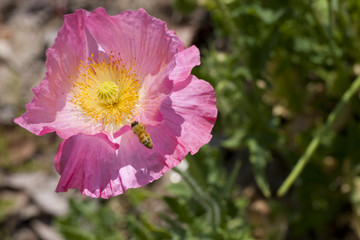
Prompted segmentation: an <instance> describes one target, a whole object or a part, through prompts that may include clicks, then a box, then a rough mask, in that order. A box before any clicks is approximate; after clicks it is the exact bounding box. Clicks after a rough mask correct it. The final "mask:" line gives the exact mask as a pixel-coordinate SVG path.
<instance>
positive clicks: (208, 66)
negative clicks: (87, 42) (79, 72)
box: [0, 0, 360, 240]
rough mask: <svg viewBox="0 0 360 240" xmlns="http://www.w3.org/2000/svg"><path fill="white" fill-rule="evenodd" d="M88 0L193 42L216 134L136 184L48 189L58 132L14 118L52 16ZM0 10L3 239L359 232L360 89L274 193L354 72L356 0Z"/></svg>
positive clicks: (51, 32)
mask: <svg viewBox="0 0 360 240" xmlns="http://www.w3.org/2000/svg"><path fill="white" fill-rule="evenodd" d="M98 6H104V7H105V8H106V9H107V10H108V12H109V13H110V14H117V13H118V12H120V11H122V10H124V9H127V8H129V9H137V8H139V7H143V8H145V9H146V10H147V11H148V12H149V14H152V15H154V16H156V17H159V18H161V19H163V20H165V21H167V22H168V24H169V28H170V29H174V30H176V31H177V33H178V34H179V35H180V37H182V39H184V41H185V43H186V44H187V45H191V44H195V45H196V46H197V47H199V49H200V52H201V62H202V64H201V65H200V66H199V67H196V68H195V69H194V70H193V74H195V75H196V76H197V77H198V78H202V79H205V80H207V81H209V82H210V83H211V84H212V86H213V87H214V89H215V91H216V94H217V105H218V109H219V115H218V119H217V123H216V125H215V127H214V129H213V135H214V137H213V139H212V141H211V142H210V143H209V144H208V145H206V146H204V147H203V148H201V150H200V151H199V152H198V153H197V154H196V155H194V156H190V155H189V156H187V158H186V160H185V161H184V162H183V163H182V164H181V165H180V167H179V168H177V169H176V170H175V171H171V172H169V173H167V174H165V176H164V177H163V178H162V179H161V180H159V181H156V182H154V183H152V184H150V185H148V186H146V187H143V188H140V189H132V190H129V191H127V192H126V193H125V194H123V195H121V196H118V197H114V198H112V199H109V200H100V199H91V198H86V197H82V196H79V195H80V194H79V192H78V191H70V192H69V193H66V194H55V196H53V194H54V193H53V191H54V189H55V186H56V181H57V178H58V177H57V175H56V173H55V171H54V167H53V158H54V155H55V153H56V149H57V146H58V144H59V142H60V139H59V138H57V137H56V136H55V135H54V134H49V135H47V136H42V137H37V136H34V135H32V134H30V133H28V132H27V131H26V130H24V129H21V128H20V127H18V126H15V125H14V124H13V123H12V119H13V118H14V117H17V116H19V115H20V114H21V113H23V111H24V104H25V103H26V102H28V101H29V100H30V99H31V97H32V93H31V91H30V90H29V89H30V88H31V87H33V86H36V85H37V84H38V83H39V82H40V80H41V79H42V78H43V77H44V74H45V70H44V61H45V50H46V48H48V47H50V46H51V44H52V42H53V39H54V37H55V36H56V32H57V30H58V29H59V27H60V26H61V25H62V16H63V14H66V13H70V12H73V11H74V10H75V9H76V8H85V9H87V10H89V11H92V10H93V9H95V8H96V7H98ZM0 11H1V14H2V15H0V82H1V86H0V88H1V90H0V120H1V122H0V123H1V125H0V131H1V134H0V239H50V240H51V239H56V240H57V239H74V240H75V239H76V240H77V239H91V240H102V239H149V240H152V239H154V240H155V239H174V240H175V239H229V240H230V239H235V240H236V239H269V240H277V239H279V240H280V239H289V240H297V239H299V240H300V239H301V240H302V239H324V240H325V239H326V240H332V239H345V240H355V239H360V175H359V173H360V147H359V146H360V124H359V120H360V104H359V95H358V94H356V95H355V96H354V97H353V98H351V100H350V101H349V103H348V104H347V105H346V106H344V108H343V109H342V110H341V111H340V112H339V113H338V116H337V118H336V120H335V122H334V124H333V125H331V127H330V128H329V129H328V130H327V131H326V132H325V134H324V136H323V137H322V139H321V142H320V144H319V147H318V149H317V150H316V151H315V152H314V154H313V155H312V156H311V158H310V161H309V163H308V164H307V166H306V167H305V169H304V171H303V172H302V173H301V175H300V176H299V177H298V178H297V179H296V181H295V183H294V185H293V186H292V187H291V189H290V191H288V192H287V193H286V194H285V195H284V196H282V197H278V196H277V195H276V192H277V190H278V189H279V187H280V185H281V184H282V183H283V181H284V180H285V179H286V177H287V176H288V174H289V173H290V172H291V170H292V168H293V166H294V165H295V164H296V162H297V161H298V159H299V158H300V157H301V155H302V154H303V153H304V151H305V150H306V148H307V146H308V144H309V142H310V141H311V140H312V139H313V137H314V135H315V134H317V133H318V131H319V129H321V127H322V126H323V125H324V123H325V121H326V119H327V117H328V115H329V113H330V112H331V111H332V110H333V109H334V107H335V106H336V104H337V103H338V102H339V100H340V98H341V96H342V95H343V93H344V92H345V91H346V90H347V89H348V88H349V87H350V85H351V83H352V82H353V81H354V80H355V79H356V77H357V76H358V75H360V1H358V0H312V1H311V0H308V1H291V0H289V1H281V0H268V1H261V0H247V1H246V0H242V1H240V0H173V1H170V0H152V1H94V2H92V1H80V0H79V1H64V2H61V3H59V2H56V1H46V0H43V1H40V0H34V1H20V0H15V1H7V0H4V1H2V3H1V4H0ZM29 19H30V20H31V19H33V20H32V21H33V23H31V21H30V23H29V22H27V21H28V20H29ZM34 19H35V20H34ZM30 32H31V33H30ZM33 35H34V36H33ZM24 37H25V39H26V43H23V45H21V44H22V42H21V41H20V40H21V39H24ZM40 43H41V44H40ZM16 44H17V45H16ZM26 44H29V45H26ZM37 45H40V46H37ZM29 46H30V47H29ZM34 48H35V50H34ZM9 49H10V50H11V49H12V50H11V51H10V50H9ZM26 51H27V55H26V54H25V53H26ZM24 52H25V53H24ZM31 79H34V80H31ZM44 179H45V180H44ZM38 186H40V187H38ZM44 189H46V190H48V191H45V190H44ZM59 195H60V196H59ZM59 206H60V207H59ZM44 229H45V230H44Z"/></svg>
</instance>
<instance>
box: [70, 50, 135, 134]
mask: <svg viewBox="0 0 360 240" xmlns="http://www.w3.org/2000/svg"><path fill="white" fill-rule="evenodd" d="M78 70H79V71H78V75H77V76H76V77H72V76H69V78H70V79H71V80H72V81H74V82H75V83H74V85H73V95H72V98H71V99H70V102H72V103H73V104H74V105H75V106H76V107H77V108H78V109H79V110H80V111H77V112H78V113H80V114H82V115H85V116H87V117H89V119H90V120H92V121H94V122H98V123H102V125H103V127H104V130H105V131H108V132H115V131H117V130H119V129H120V128H121V127H122V126H123V125H125V124H130V123H131V121H132V119H133V115H134V113H135V110H136V108H137V107H138V101H139V90H140V85H139V81H138V76H137V75H136V73H135V72H134V71H133V70H132V69H131V68H130V67H126V66H125V64H123V63H122V61H121V59H120V58H118V57H116V56H115V55H112V54H111V55H110V57H108V58H106V57H105V56H104V55H100V56H99V59H98V60H94V59H93V57H91V58H89V59H88V63H86V64H85V63H84V62H81V64H80V67H79V69H78Z"/></svg>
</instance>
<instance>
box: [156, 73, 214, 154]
mask: <svg viewBox="0 0 360 240" xmlns="http://www.w3.org/2000/svg"><path fill="white" fill-rule="evenodd" d="M174 88H175V89H176V90H175V91H174V92H173V93H172V94H171V96H170V99H171V106H164V108H163V109H164V110H163V111H162V113H163V115H168V114H170V113H171V112H172V111H174V112H175V113H176V114H178V115H180V116H181V117H182V118H183V119H184V120H183V123H181V136H179V137H178V141H179V143H180V144H183V145H184V146H185V147H186V148H187V149H188V150H189V151H190V153H191V154H195V153H196V152H198V151H199V148H200V147H201V146H202V145H204V144H206V143H208V142H209V141H210V139H211V137H212V135H211V129H212V128H213V126H214V124H215V121H216V116H217V108H216V96H215V91H214V89H213V87H212V86H211V85H210V84H209V83H208V82H205V81H203V80H199V79H197V78H196V77H195V76H193V75H190V76H189V77H188V79H187V80H186V81H183V82H180V83H178V84H177V85H175V87H174ZM165 109H166V112H165ZM177 124H180V122H178V123H177ZM175 125H176V124H174V126H175Z"/></svg>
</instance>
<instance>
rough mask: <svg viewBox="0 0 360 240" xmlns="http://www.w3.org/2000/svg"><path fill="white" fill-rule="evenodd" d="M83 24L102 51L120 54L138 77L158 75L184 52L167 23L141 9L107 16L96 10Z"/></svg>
mask: <svg viewBox="0 0 360 240" xmlns="http://www.w3.org/2000/svg"><path fill="white" fill-rule="evenodd" d="M86 25H87V27H88V29H89V31H90V32H91V33H92V35H93V36H94V37H95V39H96V41H97V42H98V43H99V44H100V45H101V46H102V48H103V49H104V50H105V52H110V51H116V52H118V53H120V56H121V58H122V59H123V60H124V62H125V63H128V64H129V63H130V64H131V66H132V68H133V69H134V70H135V71H136V73H137V74H138V75H139V76H141V77H145V76H147V75H157V74H158V73H159V72H160V70H161V69H162V68H164V67H165V66H166V64H167V63H169V62H170V61H171V60H172V59H173V57H174V55H175V54H176V53H177V52H178V51H181V50H182V49H184V45H183V43H182V41H181V40H180V38H179V37H178V36H176V35H175V34H173V33H171V32H170V31H168V29H167V26H166V23H165V22H163V21H161V20H159V19H157V18H154V17H152V16H150V15H148V14H147V13H146V11H145V10H144V9H139V10H137V11H123V12H121V13H120V14H118V15H115V16H109V15H108V14H107V13H106V11H105V9H103V8H97V9H95V10H94V13H93V14H92V15H91V16H90V17H89V21H87V22H86ZM99 26H101V28H99ZM141 80H143V79H141Z"/></svg>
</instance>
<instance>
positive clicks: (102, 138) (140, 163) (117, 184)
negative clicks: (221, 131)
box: [55, 132, 180, 198]
mask: <svg viewBox="0 0 360 240" xmlns="http://www.w3.org/2000/svg"><path fill="white" fill-rule="evenodd" d="M120 141H121V142H120V145H118V144H114V143H112V142H111V141H110V140H109V139H108V138H107V137H106V135H104V134H97V135H84V134H78V135H76V136H73V137H71V138H69V139H67V140H64V141H63V142H62V143H61V145H60V147H59V150H58V153H57V155H56V157H55V167H56V169H57V171H58V173H59V174H60V175H61V178H60V181H59V184H58V186H57V188H56V191H57V192H64V191H67V190H68V189H70V188H77V189H79V190H80V191H81V192H82V194H84V195H87V196H90V197H101V198H109V197H113V196H116V195H119V194H122V193H123V192H124V191H125V190H127V189H129V188H138V187H141V186H144V185H146V184H148V183H150V182H152V181H154V180H156V179H158V178H160V177H161V176H162V175H163V174H164V172H166V171H167V170H168V169H169V166H168V165H167V164H166V163H165V162H166V160H165V158H164V155H165V154H168V155H169V156H172V153H173V152H174V148H175V147H176V146H177V144H176V142H173V143H172V144H169V145H168V146H167V147H166V148H162V151H155V150H154V149H148V148H146V147H145V146H143V145H142V144H141V143H140V142H139V140H138V138H137V136H136V135H135V134H134V133H132V132H127V133H125V134H124V135H122V136H121V138H120ZM168 163H169V164H170V165H171V166H172V167H173V166H174V165H177V164H178V163H180V161H177V162H174V163H172V162H171V161H168Z"/></svg>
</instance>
